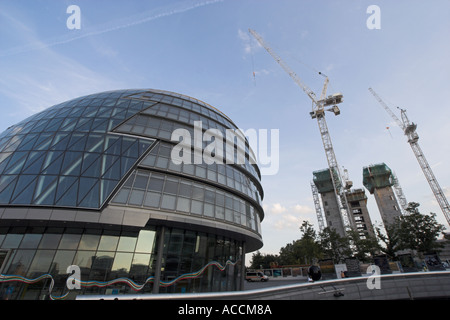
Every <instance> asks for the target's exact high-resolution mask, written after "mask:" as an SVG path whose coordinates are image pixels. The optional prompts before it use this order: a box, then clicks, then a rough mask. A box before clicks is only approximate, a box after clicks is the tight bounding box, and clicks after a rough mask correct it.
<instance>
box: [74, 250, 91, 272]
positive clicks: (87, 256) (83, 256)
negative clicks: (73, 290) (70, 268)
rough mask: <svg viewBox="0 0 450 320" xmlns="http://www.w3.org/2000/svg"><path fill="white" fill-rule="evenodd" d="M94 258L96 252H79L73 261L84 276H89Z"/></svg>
mask: <svg viewBox="0 0 450 320" xmlns="http://www.w3.org/2000/svg"><path fill="white" fill-rule="evenodd" d="M94 258H95V252H94V251H78V252H77V254H76V255H75V259H74V260H73V264H74V265H76V266H79V267H80V269H81V273H82V274H86V273H87V274H89V270H90V268H91V266H92V261H94Z"/></svg>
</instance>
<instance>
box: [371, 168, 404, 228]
mask: <svg viewBox="0 0 450 320" xmlns="http://www.w3.org/2000/svg"><path fill="white" fill-rule="evenodd" d="M363 184H364V186H365V187H366V188H367V190H369V192H370V193H371V194H373V195H374V196H375V200H376V202H377V206H378V210H379V211H380V215H381V218H382V219H383V223H384V225H385V226H388V225H390V224H392V223H393V222H394V220H395V218H397V217H400V216H401V215H402V211H401V208H400V205H399V203H398V201H397V198H396V196H395V193H394V189H393V186H394V184H395V179H394V175H393V174H392V171H391V169H390V168H389V167H388V166H387V165H386V164H385V163H381V164H375V165H370V166H368V167H364V168H363Z"/></svg>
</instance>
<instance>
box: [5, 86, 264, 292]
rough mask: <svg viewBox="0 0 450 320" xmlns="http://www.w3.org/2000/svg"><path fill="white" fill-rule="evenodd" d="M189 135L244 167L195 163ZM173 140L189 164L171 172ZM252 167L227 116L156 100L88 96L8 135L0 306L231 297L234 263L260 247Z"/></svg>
mask: <svg viewBox="0 0 450 320" xmlns="http://www.w3.org/2000/svg"><path fill="white" fill-rule="evenodd" d="M195 123H197V124H198V123H200V124H201V129H200V130H201V132H200V133H205V132H206V131H207V130H208V129H213V130H215V131H214V132H218V133H223V137H224V143H223V146H224V150H220V152H218V151H219V150H215V153H218V154H226V155H227V159H228V158H229V157H231V159H236V157H239V154H240V155H245V157H243V158H245V159H244V161H231V162H230V161H224V162H225V163H224V162H221V163H219V162H218V161H213V162H211V161H202V159H200V161H198V160H199V159H198V153H197V154H196V151H198V150H195V145H196V143H197V145H198V141H194V140H195V139H196V138H195V137H196V134H198V132H196V130H198V129H196V128H195V126H194V124H195ZM177 129H181V130H184V131H183V132H187V133H189V136H190V137H191V139H192V144H191V146H194V147H192V151H193V152H192V154H191V155H190V157H191V156H192V157H191V159H192V160H193V161H192V162H189V161H185V162H180V161H173V150H174V149H175V148H174V146H178V145H179V144H180V141H174V140H172V133H173V132H174V131H175V130H177ZM229 132H232V133H234V136H233V135H231V137H230V135H227V133H229ZM197 140H198V139H197ZM230 141H231V142H235V143H234V144H232V146H233V148H231V150H230V148H227V149H225V145H227V146H229V145H230V144H229V143H226V142H230ZM236 141H237V142H238V143H236ZM188 142H190V141H188ZM183 143H184V144H185V145H188V146H189V143H186V141H183ZM200 143H201V146H202V148H203V149H205V148H206V147H207V146H208V140H207V139H202V140H200ZM218 145H220V144H218ZM189 148H190V147H189ZM189 148H188V147H185V148H184V149H183V151H184V156H186V155H188V154H189V152H188V151H189ZM222 151H223V153H222ZM233 152H234V155H233ZM178 154H179V153H178ZM213 154H214V153H213ZM200 155H201V153H200ZM196 157H197V158H196ZM227 163H228V164H227ZM255 163H256V162H255V159H254V156H253V153H252V151H251V150H250V149H249V146H248V142H247V141H246V140H245V137H244V136H243V135H242V133H241V132H240V131H238V130H237V127H236V125H235V124H234V123H233V122H232V121H231V120H230V119H229V118H228V117H227V116H226V115H224V114H223V113H222V112H220V111H219V110H217V109H216V108H214V107H212V106H210V105H208V104H206V103H204V102H202V101H199V100H197V99H193V98H191V97H187V96H185V95H180V94H176V93H172V92H166V91H159V90H120V91H110V92H104V93H99V94H93V95H89V96H85V97H81V98H77V99H74V100H71V101H68V102H64V103H61V104H58V105H55V106H53V107H51V108H48V109H46V110H44V111H42V112H40V113H38V114H36V115H34V116H32V117H30V118H28V119H26V120H24V121H22V122H20V123H18V124H16V125H14V126H11V127H9V128H8V129H7V130H6V131H5V132H3V133H2V134H1V135H0V273H1V276H0V299H10V300H11V299H73V298H75V297H76V296H77V295H89V294H96V295H98V294H127V293H133V294H136V293H147V294H148V293H154V294H157V293H175V292H177V293H178V292H180V293H183V292H208V291H214V292H216V291H230V290H240V289H241V286H242V283H243V279H244V278H245V276H244V275H243V272H244V261H245V260H244V259H245V254H246V253H248V252H252V251H255V250H257V249H259V248H261V247H262V237H261V229H260V222H261V221H262V220H263V217H264V212H263V209H262V206H261V199H262V198H263V190H262V187H261V183H260V179H261V177H260V173H259V170H258V167H257V165H255Z"/></svg>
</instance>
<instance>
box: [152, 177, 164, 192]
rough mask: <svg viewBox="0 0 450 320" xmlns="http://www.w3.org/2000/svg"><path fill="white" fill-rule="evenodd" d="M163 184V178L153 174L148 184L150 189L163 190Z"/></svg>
mask: <svg viewBox="0 0 450 320" xmlns="http://www.w3.org/2000/svg"><path fill="white" fill-rule="evenodd" d="M163 185H164V180H163V179H161V178H159V177H155V176H154V175H152V177H151V178H150V183H149V184H148V190H152V191H160V192H161V191H162V189H163Z"/></svg>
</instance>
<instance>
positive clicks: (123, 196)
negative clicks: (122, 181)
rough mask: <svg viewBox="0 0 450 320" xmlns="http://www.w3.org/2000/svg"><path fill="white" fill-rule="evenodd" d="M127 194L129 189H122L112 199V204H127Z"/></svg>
mask: <svg viewBox="0 0 450 320" xmlns="http://www.w3.org/2000/svg"><path fill="white" fill-rule="evenodd" d="M129 194H130V189H129V188H123V189H121V190H120V191H119V193H118V194H117V195H116V196H115V197H114V200H113V202H116V203H127V201H128V195H129Z"/></svg>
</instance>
